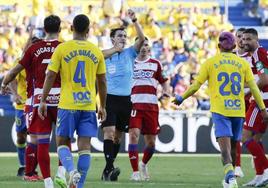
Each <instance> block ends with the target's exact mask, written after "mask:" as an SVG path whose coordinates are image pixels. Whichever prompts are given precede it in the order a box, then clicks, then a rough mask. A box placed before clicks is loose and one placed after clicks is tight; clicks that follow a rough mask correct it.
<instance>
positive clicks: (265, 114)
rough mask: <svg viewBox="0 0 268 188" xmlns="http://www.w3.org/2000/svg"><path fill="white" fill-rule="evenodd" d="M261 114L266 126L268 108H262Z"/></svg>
mask: <svg viewBox="0 0 268 188" xmlns="http://www.w3.org/2000/svg"><path fill="white" fill-rule="evenodd" d="M261 116H262V118H263V122H264V124H265V125H266V126H268V113H267V111H266V109H263V110H261Z"/></svg>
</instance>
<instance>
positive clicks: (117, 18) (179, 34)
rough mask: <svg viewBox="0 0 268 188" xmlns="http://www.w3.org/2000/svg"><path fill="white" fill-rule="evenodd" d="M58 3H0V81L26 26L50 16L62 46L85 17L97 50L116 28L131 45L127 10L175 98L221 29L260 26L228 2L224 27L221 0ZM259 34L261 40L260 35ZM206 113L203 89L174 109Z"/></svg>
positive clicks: (4, 101) (236, 1) (6, 105)
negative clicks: (73, 23) (58, 22)
mask: <svg viewBox="0 0 268 188" xmlns="http://www.w3.org/2000/svg"><path fill="white" fill-rule="evenodd" d="M58 1H59V0H54V1H52V0H42V1H41V0H40V1H39V0H25V1H23V3H21V1H10V2H7V1H5V0H0V80H1V78H2V77H3V75H4V74H5V73H6V72H7V71H8V69H9V68H10V67H12V66H13V62H14V60H15V59H16V58H18V57H19V56H20V55H21V52H22V48H23V46H24V44H25V42H26V40H27V37H28V34H29V33H28V32H29V26H30V25H35V26H36V27H40V26H39V24H40V23H37V22H34V20H36V19H37V20H38V19H40V18H42V16H43V15H48V14H51V13H54V14H58V15H59V16H60V17H61V19H62V20H63V23H62V31H61V36H60V39H61V40H62V41H66V40H69V39H70V38H71V37H72V35H71V32H70V29H69V28H70V19H72V17H73V16H75V15H76V14H78V13H85V14H87V15H88V16H89V18H90V20H91V30H90V33H89V40H90V41H92V42H93V43H95V44H97V45H99V47H100V48H104V47H105V48H109V47H110V45H111V42H110V40H109V32H110V29H111V28H114V27H117V26H123V27H127V32H128V36H130V38H128V41H132V40H134V36H135V33H134V30H133V27H132V25H131V24H130V20H128V18H127V17H126V14H125V10H126V9H127V8H128V7H131V8H132V9H133V10H134V11H135V12H136V13H137V15H138V16H139V19H140V22H141V24H142V27H143V29H144V32H145V34H146V36H147V37H149V38H150V40H151V42H152V53H153V55H154V56H155V57H156V58H158V59H159V60H160V61H161V62H162V64H163V66H164V70H165V73H166V75H167V76H168V77H169V78H170V80H171V90H172V91H173V93H178V94H180V93H182V92H184V91H185V89H186V87H187V86H188V85H189V83H190V82H191V81H192V79H193V78H194V76H195V74H196V73H197V72H198V70H199V66H200V64H201V63H202V62H204V60H205V59H207V58H209V57H211V56H212V55H214V54H215V53H216V52H217V40H216V39H217V36H218V34H219V33H220V32H221V31H222V30H229V31H233V29H234V28H237V27H240V26H247V27H248V26H254V27H255V26H261V24H262V23H261V20H260V19H259V18H255V17H249V16H248V14H245V11H246V10H247V9H246V8H247V7H246V6H245V5H244V4H243V0H232V1H229V6H230V7H229V21H230V22H229V21H226V19H225V16H224V15H223V14H222V13H223V11H224V8H223V7H224V3H223V2H224V1H215V0H214V1H213V0H207V1H200V0H191V1H184V2H181V1H174V0H173V1H165V6H162V5H163V2H164V1H161V0H157V1H152V0H138V1H134V0H128V1H127V4H121V5H119V7H121V11H120V9H118V8H117V7H113V6H114V5H115V3H114V4H113V3H112V4H111V5H109V3H110V2H113V1H111V0H103V1H104V2H105V3H107V4H106V8H105V6H104V7H102V1H83V0H77V3H76V4H75V5H72V4H71V3H70V1H68V0H61V3H57V2H58ZM14 2H16V3H14ZM59 4H61V6H59ZM107 5H109V6H107ZM116 6H117V5H116ZM107 7H109V8H107ZM241 10H245V11H241ZM262 33H263V34H264V35H265V33H266V32H265V31H264V32H262ZM35 35H36V36H39V37H40V36H42V35H43V33H42V30H41V29H40V28H36V29H35ZM267 38H268V37H267ZM261 39H262V38H261ZM129 43H131V42H129ZM261 44H262V45H263V46H264V47H268V41H267V40H261ZM159 98H160V96H159ZM9 99H10V98H9V97H2V96H1V103H0V108H1V109H4V111H5V114H11V115H13V112H14V110H13V107H12V102H10V100H9ZM161 100H162V101H161ZM161 100H160V105H161V107H162V108H164V109H177V107H174V106H173V105H171V104H170V101H165V100H168V99H165V98H161ZM208 108H209V103H208V96H207V94H206V86H204V88H203V89H202V90H200V92H198V93H197V94H196V95H195V96H194V97H192V98H190V99H188V102H186V103H184V104H183V105H182V106H181V107H180V109H183V110H187V109H192V110H194V109H204V110H207V109H208Z"/></svg>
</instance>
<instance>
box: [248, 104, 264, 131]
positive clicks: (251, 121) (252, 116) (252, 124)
mask: <svg viewBox="0 0 268 188" xmlns="http://www.w3.org/2000/svg"><path fill="white" fill-rule="evenodd" d="M244 129H246V130H249V131H252V132H253V133H265V130H266V125H265V124H264V123H263V119H262V116H261V111H260V109H259V108H258V106H257V104H256V102H255V101H253V102H251V103H250V106H249V109H248V111H247V113H246V123H245V124H244Z"/></svg>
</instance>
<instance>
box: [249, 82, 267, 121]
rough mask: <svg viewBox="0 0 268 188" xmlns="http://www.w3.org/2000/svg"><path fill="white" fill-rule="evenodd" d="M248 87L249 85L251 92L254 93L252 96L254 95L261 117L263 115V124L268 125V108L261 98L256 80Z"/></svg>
mask: <svg viewBox="0 0 268 188" xmlns="http://www.w3.org/2000/svg"><path fill="white" fill-rule="evenodd" d="M248 85H249V88H250V91H251V93H252V95H253V97H254V99H255V101H256V103H257V105H258V107H259V108H260V111H261V115H262V118H263V122H264V123H265V124H266V125H268V113H267V111H266V107H265V105H264V102H263V99H262V97H261V93H260V90H259V88H258V87H257V84H256V83H255V81H254V80H252V81H249V82H248Z"/></svg>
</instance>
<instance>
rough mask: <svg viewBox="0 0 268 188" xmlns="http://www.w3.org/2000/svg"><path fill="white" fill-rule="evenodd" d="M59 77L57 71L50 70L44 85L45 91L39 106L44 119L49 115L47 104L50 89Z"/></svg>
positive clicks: (39, 112) (39, 111)
mask: <svg viewBox="0 0 268 188" xmlns="http://www.w3.org/2000/svg"><path fill="white" fill-rule="evenodd" d="M56 77H57V73H56V72H54V71H51V70H48V72H47V74H46V78H45V83H44V86H43V93H42V97H41V100H40V105H39V107H38V115H39V117H40V118H41V119H42V120H44V119H45V117H46V116H47V106H46V98H47V96H48V94H49V91H50V89H51V88H52V86H53V84H54V82H55V80H56Z"/></svg>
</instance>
